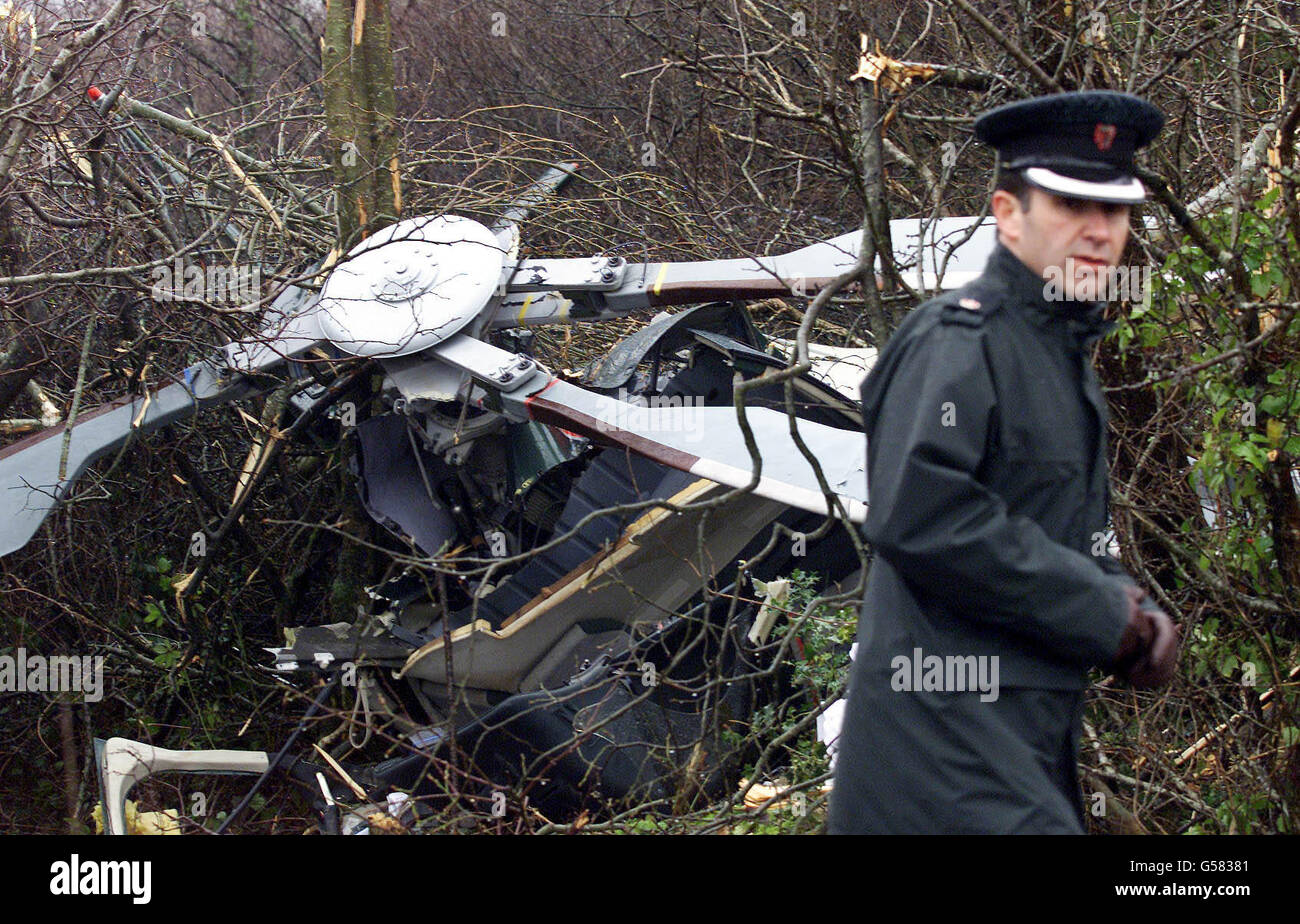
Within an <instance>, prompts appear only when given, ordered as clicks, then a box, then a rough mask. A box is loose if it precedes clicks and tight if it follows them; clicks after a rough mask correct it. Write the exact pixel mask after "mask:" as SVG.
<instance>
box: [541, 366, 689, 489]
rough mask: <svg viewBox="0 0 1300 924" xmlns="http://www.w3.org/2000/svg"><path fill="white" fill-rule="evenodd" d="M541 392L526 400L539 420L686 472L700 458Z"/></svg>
mask: <svg viewBox="0 0 1300 924" xmlns="http://www.w3.org/2000/svg"><path fill="white" fill-rule="evenodd" d="M548 387H549V386H548ZM543 391H545V389H543ZM540 394H541V392H538V393H537V394H536V395H533V396H532V397H531V398H528V399H526V402H525V403H526V404H527V405H528V415H529V416H530V417H532V419H533V420H536V421H538V422H539V423H545V424H551V425H552V426H556V427H563V428H565V429H569V430H574V431H576V432H577V433H580V434H582V435H583V436H587V437H590V438H591V439H593V440H596V441H598V442H601V443H607V444H613V445H616V446H625V447H627V448H628V449H630V450H632V451H633V452H635V453H636V454H637V455H640V456H645V457H646V458H647V459H650V460H652V461H654V462H658V463H659V464H660V465H667V466H668V467H669V468H675V469H678V470H680V471H683V472H689V471H690V470H691V466H693V465H694V464H695V463H696V462H699V461H700V457H699V456H696V455H692V454H691V453H689V452H683V451H682V450H680V449H674V448H673V447H671V446H665V445H664V444H663V443H658V442H655V441H654V440H652V439H648V438H646V437H644V436H641V435H640V434H639V433H633V432H631V431H629V430H620V429H619V428H618V427H615V426H611V425H610V424H607V423H605V422H604V421H601V420H597V419H596V418H594V417H591V416H589V415H587V414H583V413H582V412H581V411H575V410H573V409H572V408H570V407H566V406H565V405H563V404H559V403H557V402H555V401H552V400H550V399H549V398H541V397H538V396H539V395H540Z"/></svg>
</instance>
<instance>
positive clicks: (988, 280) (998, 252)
mask: <svg viewBox="0 0 1300 924" xmlns="http://www.w3.org/2000/svg"><path fill="white" fill-rule="evenodd" d="M980 282H981V283H983V285H981V288H985V287H990V288H992V289H994V290H995V291H997V292H999V293H1000V294H1001V295H1002V296H1003V297H1004V299H1005V300H1006V302H1007V304H1009V305H1012V306H1014V307H1016V308H1017V309H1019V310H1020V313H1021V314H1022V315H1024V316H1025V317H1027V318H1028V319H1029V320H1031V321H1033V322H1034V323H1035V324H1037V325H1038V326H1040V327H1043V328H1045V329H1047V330H1050V331H1055V332H1058V333H1063V334H1065V335H1066V336H1068V337H1069V338H1070V339H1071V340H1072V341H1073V343H1074V345H1075V347H1076V348H1078V349H1084V348H1086V347H1089V346H1091V345H1092V344H1093V343H1094V342H1095V341H1096V340H1097V339H1098V338H1100V337H1103V336H1105V335H1106V334H1107V333H1109V332H1110V331H1111V330H1113V329H1114V328H1115V326H1116V325H1115V322H1114V321H1107V320H1106V318H1105V316H1104V312H1105V308H1106V305H1105V303H1104V302H1079V301H1048V300H1047V299H1046V298H1045V297H1044V295H1043V290H1044V287H1045V286H1046V282H1045V281H1044V279H1043V277H1041V276H1039V275H1038V274H1037V273H1035V272H1034V271H1033V270H1031V269H1030V268H1029V267H1027V266H1025V264H1023V263H1021V262H1020V258H1019V257H1017V256H1016V255H1015V254H1013V253H1012V252H1011V251H1010V250H1008V249H1007V248H1006V247H1005V246H1003V244H1002V242H1001V241H999V242H998V243H997V245H996V246H995V247H994V249H993V253H992V254H991V255H990V256H989V260H988V263H987V264H985V266H984V274H983V275H982V276H981V277H980Z"/></svg>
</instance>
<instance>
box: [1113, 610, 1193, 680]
mask: <svg viewBox="0 0 1300 924" xmlns="http://www.w3.org/2000/svg"><path fill="white" fill-rule="evenodd" d="M1124 595H1125V597H1126V598H1127V600H1128V625H1127V626H1125V627H1124V634H1123V636H1121V638H1120V643H1119V651H1118V652H1116V654H1115V661H1114V665H1113V670H1114V671H1115V673H1116V674H1118V675H1119V676H1121V677H1123V678H1124V679H1125V680H1127V681H1128V682H1129V683H1131V684H1132V685H1133V686H1135V687H1158V686H1162V685H1164V684H1166V683H1168V682H1169V681H1170V680H1172V679H1173V677H1174V671H1175V670H1176V669H1177V668H1178V627H1177V626H1175V625H1174V622H1173V620H1172V619H1170V618H1169V616H1168V614H1166V613H1165V612H1164V610H1161V609H1160V608H1158V607H1157V606H1156V605H1155V604H1154V603H1152V602H1151V599H1150V598H1149V597H1148V596H1147V595H1146V592H1145V591H1144V590H1142V588H1140V587H1138V586H1137V585H1135V584H1125V585H1124Z"/></svg>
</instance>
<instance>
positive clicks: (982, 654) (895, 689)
mask: <svg viewBox="0 0 1300 924" xmlns="http://www.w3.org/2000/svg"><path fill="white" fill-rule="evenodd" d="M1163 122H1164V118H1163V116H1162V115H1161V113H1160V111H1159V110H1158V109H1156V108H1155V107H1154V106H1152V105H1151V104H1150V103H1148V102H1146V101H1144V100H1141V99H1138V98H1136V97H1133V96H1130V95H1127V94H1122V93H1113V92H1082V93H1063V94H1059V95H1055V96H1048V97H1042V98H1038V99H1031V100H1028V101H1024V102H1019V103H1013V104H1011V105H1007V106H1002V107H1000V108H998V109H995V110H993V111H991V112H988V113H986V114H985V115H983V116H982V117H980V118H979V119H978V120H977V121H976V122H975V133H976V136H977V137H978V138H979V139H980V140H981V141H983V142H985V143H986V144H989V145H991V146H992V147H994V148H996V149H997V151H998V154H999V168H1000V169H999V179H998V183H997V184H996V186H997V188H996V190H995V192H994V194H993V201H992V212H993V216H994V218H995V219H996V221H997V226H998V246H997V248H996V250H995V251H994V253H993V254H992V255H991V256H990V258H989V261H988V264H987V266H986V267H985V270H984V273H983V275H981V276H980V278H978V279H977V280H975V281H974V282H972V283H971V284H969V285H967V286H966V287H964V288H962V289H958V290H956V291H954V292H950V293H946V294H944V295H942V296H940V297H938V298H935V299H933V300H931V301H929V302H927V303H926V304H924V305H922V306H921V307H919V308H917V309H916V310H915V311H913V312H912V313H911V314H910V315H909V316H908V317H907V318H906V320H905V321H904V322H903V323H902V324H901V325H900V326H899V328H898V330H897V332H896V333H895V334H894V336H893V339H891V340H890V342H889V344H888V345H887V347H886V348H885V349H884V350H883V351H882V353H881V355H880V358H879V360H878V362H877V364H876V366H875V368H874V369H873V370H872V372H871V374H870V375H869V376H868V378H867V380H866V381H865V382H864V384H863V387H862V411H863V421H864V425H865V428H866V431H867V447H868V452H867V461H868V488H869V492H870V511H869V514H868V517H867V521H866V524H865V526H864V527H863V529H864V533H865V536H866V538H867V539H868V541H869V542H870V543H871V545H872V547H873V549H874V551H875V558H874V561H873V563H872V567H871V572H870V576H869V578H868V583H867V590H866V594H865V597H864V599H863V602H862V608H861V615H860V623H861V624H860V627H859V632H858V643H859V644H858V653H857V657H856V660H855V661H854V666H853V673H852V678H851V681H850V686H849V693H848V702H847V709H846V713H845V719H844V728H843V733H842V736H841V739H840V744H839V756H838V758H837V762H836V774H835V781H834V791H833V793H832V796H831V808H830V821H829V830H830V831H831V832H832V833H850V832H864V833H865V832H871V833H888V832H897V833H920V832H934V833H973V832H989V833H995V832H996V833H1005V832H1034V833H1047V832H1059V833H1082V832H1083V806H1082V799H1081V797H1080V791H1079V784H1078V779H1077V775H1076V762H1077V751H1078V738H1079V726H1080V721H1081V713H1082V706H1083V690H1084V687H1085V685H1086V683H1087V671H1088V669H1089V668H1091V667H1094V666H1099V667H1102V668H1105V669H1107V670H1110V671H1113V672H1115V673H1116V674H1118V675H1119V676H1121V677H1122V678H1124V679H1126V680H1128V681H1129V682H1130V683H1132V684H1133V685H1134V686H1140V687H1148V686H1155V685H1159V684H1163V683H1166V682H1168V681H1169V680H1170V679H1171V678H1172V676H1173V674H1174V670H1175V667H1176V662H1177V651H1178V632H1177V628H1176V627H1175V626H1174V625H1173V623H1172V622H1171V620H1170V619H1169V617H1168V616H1167V615H1166V614H1165V613H1163V612H1162V611H1160V610H1159V609H1158V608H1157V607H1156V606H1155V605H1154V604H1153V603H1152V602H1151V600H1150V598H1149V597H1148V596H1147V595H1146V593H1145V592H1144V591H1143V590H1142V589H1141V588H1140V587H1138V585H1137V584H1136V582H1134V581H1133V579H1132V578H1130V577H1129V576H1128V575H1127V574H1126V573H1125V572H1124V570H1123V568H1122V567H1121V565H1120V563H1119V562H1118V561H1117V560H1116V559H1114V558H1112V557H1110V556H1109V555H1108V554H1107V550H1106V545H1107V541H1106V529H1107V510H1106V508H1107V470H1106V458H1107V454H1106V405H1105V400H1104V398H1103V396H1102V393H1101V389H1100V387H1099V385H1098V382H1097V378H1096V374H1095V372H1094V371H1093V368H1092V364H1091V362H1090V358H1089V355H1090V351H1089V347H1090V346H1091V345H1092V344H1093V343H1094V342H1095V341H1096V339H1097V338H1098V337H1100V336H1101V335H1102V334H1104V333H1105V332H1106V331H1107V330H1109V329H1110V327H1111V326H1112V325H1110V324H1109V323H1108V322H1106V321H1104V320H1103V316H1102V313H1103V309H1104V307H1105V305H1104V299H1106V298H1108V297H1111V296H1112V295H1113V292H1111V291H1109V290H1110V288H1111V287H1110V286H1109V285H1108V283H1110V282H1111V281H1112V279H1111V275H1110V270H1111V269H1112V268H1114V267H1116V266H1117V264H1118V262H1119V259H1120V256H1121V254H1122V253H1123V251H1124V245H1125V243H1126V241H1127V238H1128V220H1129V209H1130V206H1131V205H1132V204H1134V203H1137V202H1140V201H1142V199H1143V198H1144V196H1145V190H1144V189H1143V187H1142V184H1141V182H1140V181H1139V180H1137V179H1136V178H1135V177H1134V176H1133V175H1132V168H1133V154H1134V152H1135V151H1136V150H1138V149H1140V148H1141V147H1143V146H1144V145H1146V144H1147V143H1148V142H1150V141H1151V139H1152V138H1154V137H1155V135H1156V134H1157V132H1159V130H1160V128H1161V126H1162V125H1163Z"/></svg>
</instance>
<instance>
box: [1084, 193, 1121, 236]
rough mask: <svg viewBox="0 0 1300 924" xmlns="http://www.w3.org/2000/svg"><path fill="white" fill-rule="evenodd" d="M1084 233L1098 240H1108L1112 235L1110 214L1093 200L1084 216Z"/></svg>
mask: <svg viewBox="0 0 1300 924" xmlns="http://www.w3.org/2000/svg"><path fill="white" fill-rule="evenodd" d="M1083 231H1084V234H1086V235H1087V236H1088V237H1089V238H1091V239H1093V240H1098V241H1109V240H1110V239H1111V237H1112V236H1114V233H1115V232H1114V230H1113V229H1112V227H1111V221H1110V216H1109V215H1107V214H1106V210H1105V208H1104V207H1103V206H1102V204H1101V203H1099V202H1094V203H1092V205H1091V206H1090V207H1089V208H1088V211H1087V213H1086V214H1085V216H1084V227H1083Z"/></svg>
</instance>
